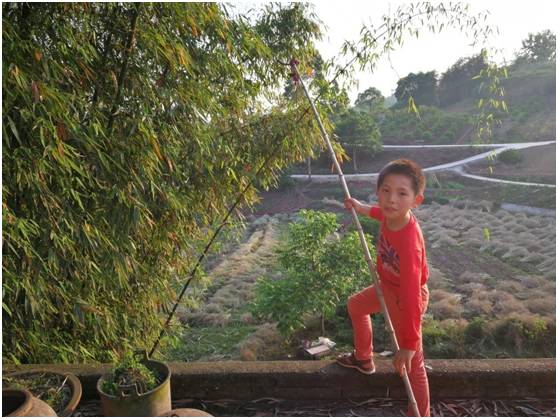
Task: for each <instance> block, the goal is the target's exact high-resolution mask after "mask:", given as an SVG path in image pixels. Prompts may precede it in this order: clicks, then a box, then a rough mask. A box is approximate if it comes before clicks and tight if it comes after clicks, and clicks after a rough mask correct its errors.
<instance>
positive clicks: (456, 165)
mask: <svg viewBox="0 0 558 419" xmlns="http://www.w3.org/2000/svg"><path fill="white" fill-rule="evenodd" d="M548 144H556V141H538V142H529V143H504V144H467V145H461V144H445V145H441V144H422V145H392V146H384V148H391V149H395V148H397V149H406V148H407V149H408V148H455V147H491V148H494V150H490V151H487V152H484V153H480V154H476V155H474V156H471V157H468V158H466V159H462V160H457V161H454V162H451V163H445V164H439V165H437V166H431V167H427V168H425V169H423V170H424V171H425V172H439V171H444V170H453V171H455V172H456V173H458V174H459V175H461V176H464V177H469V178H471V179H477V180H482V181H487V182H495V183H509V184H513V185H527V186H544V187H550V188H556V185H550V184H546V183H530V182H516V181H512V180H504V179H495V178H489V177H483V176H475V175H470V174H468V173H466V172H465V171H464V170H463V166H464V165H466V164H468V163H471V162H474V161H477V160H480V159H483V158H486V157H488V156H490V155H492V156H496V155H498V154H500V153H501V152H503V151H506V150H521V149H524V148H530V147H538V146H543V145H548ZM344 176H345V179H347V180H373V179H375V178H377V177H378V173H358V174H346V175H344ZM291 178H293V179H295V180H307V179H308V175H291ZM338 179H339V175H312V181H313V182H317V183H322V182H324V183H325V182H332V181H336V180H338Z"/></svg>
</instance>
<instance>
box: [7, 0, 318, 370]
mask: <svg viewBox="0 0 558 419" xmlns="http://www.w3.org/2000/svg"><path fill="white" fill-rule="evenodd" d="M226 7H227V6H225V5H224V4H217V3H164V4H163V3H137V4H136V3H124V4H122V3H79V4H78V3H71V4H69V3H56V4H55V3H50V4H32V3H4V4H3V5H2V19H3V20H2V23H3V28H2V30H3V34H2V35H3V39H2V42H3V66H2V75H3V77H2V83H3V84H2V91H3V101H2V118H3V119H2V122H3V124H2V129H3V135H2V146H3V150H2V153H3V154H2V158H3V162H2V163H3V164H2V175H3V179H4V182H3V185H2V192H3V193H2V205H3V211H2V216H3V249H2V250H3V258H2V272H3V306H2V307H3V331H2V333H3V334H2V337H3V354H4V355H3V356H4V359H5V360H9V361H10V362H24V363H39V362H68V363H69V362H83V361H86V360H97V361H108V360H110V359H113V358H114V357H116V356H117V355H118V354H119V353H122V352H123V351H124V350H125V349H126V348H134V349H137V348H141V347H145V346H146V345H150V344H151V343H152V342H154V340H155V338H156V336H157V335H158V333H159V331H160V327H161V322H160V320H161V317H162V316H163V315H165V314H166V312H168V310H169V305H170V304H172V302H174V300H175V298H176V291H175V290H176V289H177V287H178V284H177V281H178V280H179V279H182V278H184V277H185V275H186V274H187V273H188V272H189V271H190V270H191V268H192V265H193V263H194V262H195V260H196V259H197V256H198V254H199V252H200V251H201V250H202V249H203V248H204V246H205V243H206V240H207V237H208V235H210V234H211V233H212V231H213V228H214V227H215V226H216V223H217V221H220V220H222V218H223V216H224V215H225V213H226V210H227V208H228V207H229V206H230V205H231V203H232V202H234V201H235V200H236V198H237V196H238V193H239V191H240V190H241V189H243V188H245V187H246V186H247V185H248V184H249V182H250V181H251V180H252V179H253V178H255V177H256V171H258V170H259V169H260V167H261V168H262V169H261V170H260V171H259V173H258V174H257V179H258V182H259V185H260V186H261V187H263V188H267V187H269V186H270V185H272V184H274V183H275V182H276V181H277V177H278V175H279V173H280V170H281V169H282V168H284V167H286V166H287V165H288V164H290V163H292V162H294V161H300V160H302V159H303V158H304V157H305V156H307V155H311V154H312V150H313V149H314V147H316V144H317V140H318V138H319V137H318V132H317V128H316V127H315V125H314V122H313V120H312V117H311V115H310V114H309V113H306V114H305V113H303V111H302V109H303V107H305V106H306V103H305V102H301V101H299V100H293V101H290V102H289V103H288V104H283V103H282V100H283V98H281V97H280V95H278V93H277V92H278V89H279V88H280V87H281V85H282V81H283V80H285V79H286V78H287V77H288V73H289V69H288V68H287V67H285V66H283V65H280V64H278V63H279V62H280V61H288V60H289V59H290V58H291V57H293V56H296V57H297V58H299V60H301V62H302V63H303V64H304V63H307V62H309V60H311V58H312V57H314V56H315V52H314V51H315V49H314V46H313V44H312V42H313V40H314V39H315V38H316V37H317V36H318V35H319V28H318V26H317V23H316V22H315V20H313V18H312V17H311V16H309V13H308V10H307V6H306V5H305V4H303V3H297V4H291V5H286V4H285V5H276V4H275V5H268V6H265V9H264V10H263V11H258V14H257V16H253V19H252V18H249V17H246V16H235V17H232V14H230V13H229V12H228V11H227V9H226ZM262 98H266V99H267V101H266V106H265V111H264V110H262V108H264V107H263V106H262ZM320 111H321V108H320ZM256 193H257V190H256V189H255V188H254V187H250V188H248V190H247V192H246V193H245V195H244V197H243V198H242V199H241V200H240V205H243V206H245V205H250V204H251V203H253V202H254V201H255V199H256ZM198 280H199V278H196V279H195V281H198Z"/></svg>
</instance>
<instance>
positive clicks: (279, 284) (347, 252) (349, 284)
mask: <svg viewBox="0 0 558 419" xmlns="http://www.w3.org/2000/svg"><path fill="white" fill-rule="evenodd" d="M339 228H340V225H339V224H338V223H337V219H336V215H335V214H333V213H326V212H319V211H306V210H303V211H301V212H300V219H299V220H298V221H297V222H295V223H291V224H290V225H289V231H288V236H287V239H286V242H285V243H284V245H283V246H282V248H281V249H280V250H279V266H280V268H279V269H280V270H281V271H282V272H283V273H284V276H283V278H281V279H279V280H273V279H268V278H260V279H259V280H258V282H257V283H256V286H255V298H254V301H253V303H252V304H251V311H252V313H253V315H254V316H256V317H258V318H262V319H267V320H271V321H275V322H277V328H278V330H279V331H280V332H281V333H282V334H283V335H284V336H290V335H292V334H293V333H294V332H295V331H296V330H298V329H301V328H303V327H304V321H303V319H304V317H305V316H306V315H309V314H310V315H319V316H321V317H322V318H324V319H331V318H333V316H334V315H335V313H336V311H337V309H338V308H339V306H340V305H345V304H346V300H347V298H348V296H349V295H350V294H351V293H353V292H355V291H356V290H359V289H360V288H363V287H364V286H366V285H368V284H369V283H370V272H369V269H368V265H367V264H366V261H365V260H364V257H363V256H362V249H361V246H360V240H359V237H358V234H357V233H356V232H350V233H347V234H345V235H344V236H342V237H340V236H338V234H337V233H336V232H337V230H338V229H339ZM366 238H367V240H368V247H369V249H370V251H371V253H372V254H373V253H374V247H373V245H372V243H371V237H370V236H366Z"/></svg>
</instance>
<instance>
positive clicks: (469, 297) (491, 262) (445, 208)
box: [167, 146, 556, 361]
mask: <svg viewBox="0 0 558 419" xmlns="http://www.w3.org/2000/svg"><path fill="white" fill-rule="evenodd" d="M521 153H522V157H523V158H522V160H521V162H520V163H519V164H517V165H511V166H510V165H506V164H503V163H498V162H484V161H483V162H480V163H478V164H477V165H475V166H473V167H470V168H467V170H468V171H470V172H473V173H478V174H483V175H485V174H486V173H487V170H488V169H487V167H488V164H492V165H494V168H493V170H494V171H495V172H496V173H497V174H498V175H501V176H502V177H506V176H508V177H509V176H512V175H514V176H518V177H528V176H542V177H544V179H545V180H546V182H548V183H550V182H552V180H553V179H552V178H553V177H554V176H555V168H554V167H552V168H551V166H552V163H553V162H555V147H554V146H551V147H546V148H544V147H541V148H540V149H533V150H524V151H522V152H521ZM384 157H385V158H391V157H392V156H391V154H387V155H386V156H384ZM434 157H435V156H432V155H431V156H430V157H429V158H431V159H432V158H434ZM454 157H455V156H454ZM425 158H426V154H425ZM438 158H440V156H438ZM432 162H433V163H434V164H435V163H436V162H435V161H434V160H433V161H432ZM374 164H375V165H377V166H381V165H383V164H385V161H376V162H375V163H374ZM427 177H428V179H427V190H426V192H425V196H426V197H425V202H424V204H423V205H422V206H421V207H420V208H419V209H417V210H416V215H417V218H418V219H419V221H420V223H421V226H422V228H423V232H424V236H425V239H426V242H427V253H428V258H429V266H430V272H431V275H430V280H429V287H430V291H431V299H430V304H429V309H428V311H427V314H426V316H425V322H424V331H423V334H424V343H425V349H426V353H427V356H428V357H431V358H433V357H438V358H454V357H455V358H463V357H465V358H469V357H472V358H476V357H481V358H482V357H510V356H511V357H529V356H535V357H537V356H539V357H540V356H554V352H555V324H556V297H555V296H556V270H555V263H556V257H555V255H556V220H555V216H542V215H540V216H532V215H526V214H523V213H512V212H508V211H505V210H503V209H502V208H501V205H502V204H503V203H515V204H519V205H528V206H532V207H542V208H546V209H555V207H556V190H555V189H554V188H542V187H541V188H538V187H530V186H518V185H498V184H494V183H487V182H482V181H477V180H472V179H467V178H463V177H460V176H458V175H456V174H454V173H439V174H435V175H433V174H429V175H428V176H427ZM349 188H350V190H351V194H352V195H353V196H354V197H356V198H358V199H361V200H364V201H368V202H371V201H372V200H374V190H375V185H374V184H372V183H370V182H362V181H359V182H350V183H349ZM261 196H262V200H261V202H260V204H259V205H258V206H257V207H256V208H255V210H254V212H253V213H251V214H246V215H247V217H248V218H247V220H248V223H247V224H246V227H245V229H244V230H243V231H241V232H240V233H241V234H239V235H237V237H238V238H237V240H230V241H229V242H228V245H227V246H225V247H224V249H223V251H222V252H221V253H220V254H219V255H215V256H213V257H212V258H211V260H210V262H209V263H208V264H207V266H206V271H207V276H208V278H207V280H208V283H209V284H210V285H209V286H207V287H206V288H205V289H203V288H201V289H199V290H197V291H198V292H202V293H203V301H202V303H201V304H200V305H199V307H198V308H197V309H193V310H182V311H181V313H180V318H181V323H182V336H181V339H180V344H179V345H178V346H177V347H176V348H175V349H173V350H172V351H170V352H169V353H168V354H167V357H168V358H169V359H173V360H188V361H195V360H204V361H207V360H224V359H236V360H276V359H291V358H294V357H296V356H297V347H298V345H299V344H300V341H301V340H303V339H316V338H317V337H318V336H319V335H320V322H319V319H314V318H307V319H305V324H306V329H304V330H301V331H299V332H298V333H296V334H295V335H294V336H292V337H291V339H290V340H286V339H285V338H283V337H282V336H280V334H279V333H278V331H277V329H276V327H275V325H274V324H271V323H266V322H262V321H259V320H257V319H255V318H253V317H252V314H251V312H250V302H251V301H252V299H253V287H254V284H255V282H256V281H257V280H258V279H259V278H271V279H278V278H280V277H281V272H280V268H279V267H278V265H277V254H276V250H277V249H278V248H279V247H280V245H281V243H282V242H284V239H285V234H286V230H287V225H288V223H289V222H292V221H293V220H294V219H295V218H296V213H297V211H298V210H300V209H314V210H322V211H330V212H336V213H338V214H339V219H340V221H341V223H342V224H344V225H345V226H347V225H348V224H350V223H351V219H350V216H349V214H348V213H347V212H346V211H345V210H344V209H343V206H342V200H343V192H342V189H341V187H340V186H339V185H338V184H337V183H331V184H315V183H306V182H303V183H298V184H291V185H290V186H289V187H284V188H283V189H279V190H271V191H268V192H264V193H262V195H261ZM373 321H374V324H375V334H374V337H375V350H377V351H382V350H384V349H390V345H389V339H388V338H387V336H386V334H385V331H384V328H383V321H382V318H381V315H375V316H374V319H373ZM326 330H327V335H328V337H330V338H331V339H333V340H334V341H335V342H336V343H337V349H339V350H348V349H350V348H351V346H352V330H351V326H350V322H349V319H348V317H347V314H346V309H345V307H343V306H341V307H340V308H339V310H338V312H337V315H336V316H335V317H334V318H332V319H330V320H329V321H327V322H326Z"/></svg>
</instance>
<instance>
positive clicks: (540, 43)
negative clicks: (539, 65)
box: [514, 29, 556, 64]
mask: <svg viewBox="0 0 558 419" xmlns="http://www.w3.org/2000/svg"><path fill="white" fill-rule="evenodd" d="M521 44H522V48H521V51H519V53H518V54H517V57H516V61H515V63H514V64H516V63H522V62H528V63H536V62H548V61H556V34H555V33H553V32H552V31H551V30H549V29H546V30H544V31H541V32H538V33H536V34H533V33H530V34H529V36H528V37H527V39H524V40H523V41H521Z"/></svg>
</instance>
